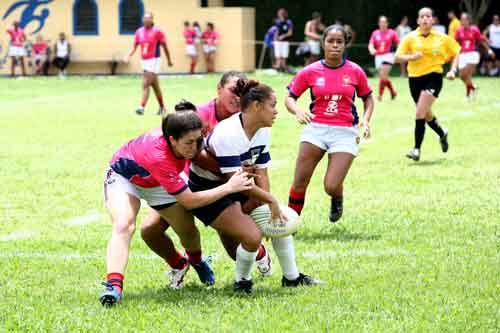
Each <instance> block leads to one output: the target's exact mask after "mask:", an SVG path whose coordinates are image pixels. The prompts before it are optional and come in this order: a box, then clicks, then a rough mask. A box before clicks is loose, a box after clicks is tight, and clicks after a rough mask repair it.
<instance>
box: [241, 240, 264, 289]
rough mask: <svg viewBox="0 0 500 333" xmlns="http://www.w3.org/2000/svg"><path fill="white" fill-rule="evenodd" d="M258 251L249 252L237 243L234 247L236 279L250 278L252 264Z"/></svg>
mask: <svg viewBox="0 0 500 333" xmlns="http://www.w3.org/2000/svg"><path fill="white" fill-rule="evenodd" d="M258 252H259V251H255V252H250V251H247V250H245V249H244V248H243V246H241V244H240V245H238V248H237V249H236V281H241V280H242V279H245V280H251V279H252V277H251V273H252V265H253V263H254V262H255V258H256V257H257V253H258Z"/></svg>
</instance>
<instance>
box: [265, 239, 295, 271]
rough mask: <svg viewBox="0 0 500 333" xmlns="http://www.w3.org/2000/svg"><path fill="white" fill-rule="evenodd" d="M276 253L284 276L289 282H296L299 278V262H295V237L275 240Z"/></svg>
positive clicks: (273, 240)
mask: <svg viewBox="0 0 500 333" xmlns="http://www.w3.org/2000/svg"><path fill="white" fill-rule="evenodd" d="M271 241H272V243H273V248H274V252H276V256H277V257H278V260H279V262H280V266H281V270H282V271H283V276H284V277H285V278H286V279H288V280H295V279H296V278H298V277H299V270H298V268H297V262H296V261H295V248H294V246H293V236H292V235H290V236H287V237H282V238H273V239H272V240H271Z"/></svg>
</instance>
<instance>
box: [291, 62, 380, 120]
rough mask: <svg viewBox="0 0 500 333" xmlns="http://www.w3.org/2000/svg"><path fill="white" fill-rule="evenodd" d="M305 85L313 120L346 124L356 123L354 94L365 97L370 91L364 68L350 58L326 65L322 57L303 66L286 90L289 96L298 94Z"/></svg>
mask: <svg viewBox="0 0 500 333" xmlns="http://www.w3.org/2000/svg"><path fill="white" fill-rule="evenodd" d="M307 89H309V90H310V92H311V100H312V101H311V105H310V109H311V111H312V113H314V118H313V119H312V122H313V123H320V124H326V125H332V126H346V127H351V126H355V125H356V124H358V120H359V119H358V113H357V111H356V106H355V105H354V98H355V97H356V95H357V96H359V97H361V98H365V97H367V96H368V95H370V94H371V92H372V89H371V88H370V86H369V85H368V79H367V77H366V74H365V72H364V71H363V70H362V69H361V67H359V66H358V65H357V64H355V63H353V62H351V61H349V60H344V61H343V62H342V64H340V65H339V66H337V67H330V66H328V65H327V64H326V63H325V62H324V60H320V61H316V62H314V63H312V64H310V65H309V66H306V67H304V68H303V69H302V70H301V71H300V72H298V73H297V75H296V76H295V77H294V78H293V80H292V82H291V83H290V85H289V86H288V90H289V92H290V95H291V96H293V97H295V98H299V97H300V96H301V95H302V94H303V93H304V92H305V91H306V90H307Z"/></svg>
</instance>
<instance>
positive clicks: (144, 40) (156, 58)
mask: <svg viewBox="0 0 500 333" xmlns="http://www.w3.org/2000/svg"><path fill="white" fill-rule="evenodd" d="M143 23H144V26H143V27H141V28H139V29H137V31H136V32H135V38H134V47H133V48H132V50H131V51H130V53H129V54H128V55H127V56H126V57H125V59H124V62H125V63H128V62H129V61H130V58H131V57H132V56H133V55H134V53H135V51H136V50H137V47H138V46H140V47H141V65H142V69H143V70H144V74H143V83H142V99H141V104H140V106H139V107H138V108H137V109H136V110H135V112H136V113H137V114H138V115H143V114H144V107H145V106H146V103H147V102H148V98H149V88H150V87H152V88H153V91H154V93H155V95H156V99H157V100H158V104H159V105H160V109H159V110H158V113H157V114H158V115H161V114H163V113H165V106H164V104H163V96H162V93H161V88H160V82H159V81H158V73H159V72H160V65H161V59H160V55H161V52H160V47H161V48H163V52H165V56H166V57H167V63H168V66H169V67H172V65H173V64H172V60H171V59H170V52H169V51H168V47H167V40H166V38H165V34H164V33H163V31H161V30H160V29H158V28H156V27H155V26H154V22H153V14H152V13H146V14H144V17H143Z"/></svg>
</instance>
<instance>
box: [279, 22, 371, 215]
mask: <svg viewBox="0 0 500 333" xmlns="http://www.w3.org/2000/svg"><path fill="white" fill-rule="evenodd" d="M348 43H349V35H348V33H347V32H346V30H345V28H344V27H343V26H341V25H332V26H329V27H328V28H327V29H326V30H325V33H324V34H323V38H322V47H323V49H324V51H325V58H324V59H322V60H320V61H317V62H315V63H312V64H311V65H309V66H307V67H305V68H304V69H302V70H301V71H300V72H299V73H298V74H297V75H296V76H295V78H294V79H293V80H292V82H291V83H290V85H289V86H288V90H289V95H288V96H287V97H286V100H285V105H286V107H287V109H288V111H290V112H291V113H292V114H294V115H295V116H296V117H297V120H298V121H299V123H301V124H307V126H306V127H305V129H304V131H303V133H302V137H301V139H300V148H299V154H298V157H297V162H296V166H295V176H294V180H293V185H292V187H291V189H290V196H289V201H288V205H289V207H291V208H293V209H294V210H295V211H296V212H297V213H298V214H300V213H301V211H302V208H303V206H304V201H305V193H306V189H307V186H308V185H309V181H310V179H311V177H312V174H313V172H314V169H315V168H316V166H317V165H318V163H319V161H320V160H321V159H322V158H323V155H324V154H325V153H328V169H327V171H326V175H325V178H324V188H325V191H326V193H327V194H328V195H329V196H330V197H331V208H330V221H331V222H336V221H338V220H339V219H340V217H341V216H342V212H343V194H342V184H343V182H344V179H345V177H346V175H347V172H348V171H349V168H350V167H351V164H352V161H353V160H354V158H355V157H356V155H357V154H358V143H359V137H358V127H357V126H358V114H357V111H356V106H355V105H354V97H355V96H356V95H357V96H358V97H360V98H361V99H362V100H363V105H364V117H363V125H364V133H363V135H364V136H365V138H368V137H369V136H370V127H369V123H370V118H371V115H372V113H373V105H374V103H373V97H372V90H371V88H370V86H369V85H368V80H367V78H366V75H365V73H364V72H363V70H362V69H361V68H360V67H359V66H358V65H357V64H355V63H353V62H351V61H349V60H346V59H345V58H344V51H345V47H346V44H348ZM308 89H310V91H311V98H312V103H311V106H310V111H309V110H303V109H302V108H301V107H300V106H299V104H298V103H297V99H298V98H299V97H300V96H301V95H302V94H303V93H304V92H305V91H306V90H308Z"/></svg>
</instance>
